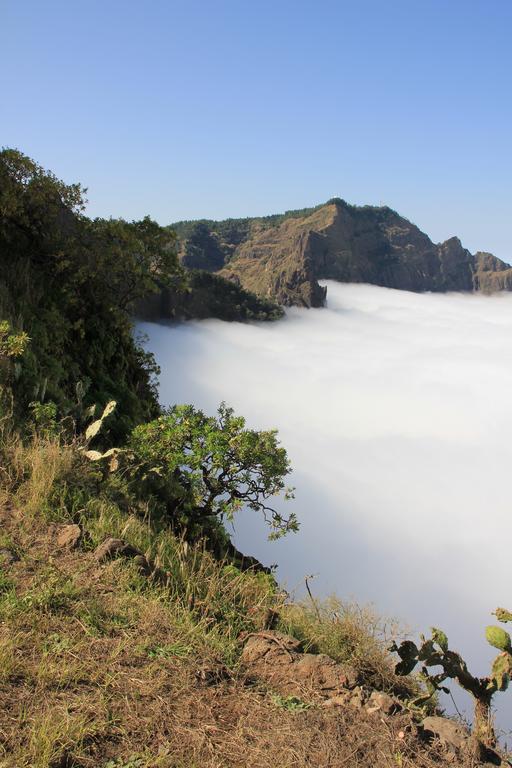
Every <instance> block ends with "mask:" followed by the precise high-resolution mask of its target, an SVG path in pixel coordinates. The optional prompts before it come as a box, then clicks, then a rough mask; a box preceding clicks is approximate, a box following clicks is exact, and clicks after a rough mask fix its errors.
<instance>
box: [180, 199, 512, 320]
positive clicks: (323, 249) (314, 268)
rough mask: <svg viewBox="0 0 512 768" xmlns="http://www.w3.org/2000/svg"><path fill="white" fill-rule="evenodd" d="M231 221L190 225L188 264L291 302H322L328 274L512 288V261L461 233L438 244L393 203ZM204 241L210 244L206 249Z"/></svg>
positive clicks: (401, 284)
mask: <svg viewBox="0 0 512 768" xmlns="http://www.w3.org/2000/svg"><path fill="white" fill-rule="evenodd" d="M226 224H227V222H201V223H200V231H199V230H198V231H197V232H195V231H194V230H193V231H192V232H190V231H189V232H188V237H184V238H183V240H182V253H183V254H184V257H183V260H184V263H185V264H186V263H187V261H190V259H191V256H193V260H194V265H198V264H201V266H202V267H203V268H204V267H206V268H207V269H210V270H211V271H219V274H220V275H223V276H224V277H227V278H228V279H229V280H231V281H233V282H235V283H237V284H238V285H240V286H242V287H244V288H246V289H247V290H250V291H252V292H254V293H256V294H257V295H259V296H263V297H265V298H268V299H273V300H275V301H277V302H279V303H280V304H283V305H298V306H312V307H317V306H321V305H322V304H323V303H324V300H325V289H324V288H322V287H321V286H320V285H319V283H318V280H322V279H332V280H339V281H341V282H358V283H359V282H364V283H372V284H374V285H382V286H386V287H388V288H399V289H402V290H408V291H485V292H492V291H498V290H512V267H510V266H509V265H508V264H505V262H503V261H501V260H500V259H497V258H496V257H494V256H492V255H491V254H488V253H477V254H476V255H473V254H471V253H470V252H469V251H468V250H467V249H465V248H463V246H462V244H461V242H460V240H459V239H458V238H456V237H453V238H451V239H449V240H447V241H446V242H444V243H439V244H434V243H433V242H432V241H431V240H430V238H429V237H428V236H427V235H426V234H424V233H423V232H421V230H419V229H418V227H416V226H415V225H414V224H412V223H411V222H410V221H408V220H407V219H404V218H403V217H402V216H399V215H398V214H397V213H396V212H395V211H393V210H391V209H390V208H387V207H383V208H376V207H371V206H364V207H356V206H352V205H349V204H348V203H346V202H344V201H343V200H338V199H336V200H332V201H330V202H328V203H326V204H325V205H322V206H318V207H317V208H313V209H309V210H305V211H301V212H291V213H290V214H285V215H283V216H279V217H268V218H266V219H243V220H239V226H236V224H237V221H236V220H230V222H229V227H227V226H226ZM198 226H199V225H198ZM179 227H180V225H178V232H180V228H179ZM198 235H200V236H198ZM201 243H205V244H206V245H207V248H206V247H205V249H204V252H203V250H202V249H201ZM222 255H223V256H222ZM222 259H223V260H224V263H223V264H222Z"/></svg>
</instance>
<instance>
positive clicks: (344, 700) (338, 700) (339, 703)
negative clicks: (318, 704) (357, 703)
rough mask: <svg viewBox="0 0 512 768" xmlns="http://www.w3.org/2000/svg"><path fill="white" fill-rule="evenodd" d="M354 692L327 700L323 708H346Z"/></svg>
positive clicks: (344, 693) (345, 692) (340, 694)
mask: <svg viewBox="0 0 512 768" xmlns="http://www.w3.org/2000/svg"><path fill="white" fill-rule="evenodd" d="M351 695H352V692H351V691H343V693H339V694H338V695H337V696H332V697H331V698H330V699H326V700H325V701H324V702H323V704H322V707H327V708H329V709H330V708H332V707H346V706H347V704H348V703H349V701H350V699H351Z"/></svg>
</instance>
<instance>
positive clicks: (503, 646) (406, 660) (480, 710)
mask: <svg viewBox="0 0 512 768" xmlns="http://www.w3.org/2000/svg"><path fill="white" fill-rule="evenodd" d="M496 616H497V617H498V618H499V619H500V620H503V621H509V620H510V618H511V616H512V615H511V614H510V612H509V611H506V610H504V609H503V608H498V609H497V610H496ZM485 635H486V638H487V641H488V642H489V643H490V645H492V646H493V647H495V648H498V649H499V650H501V651H502V652H501V653H500V654H499V655H498V656H497V657H496V658H495V660H494V662H493V664H492V668H491V673H490V675H489V676H488V677H480V678H479V677H476V676H474V675H472V674H471V673H470V672H469V670H468V667H467V664H466V662H465V661H464V659H463V658H462V656H461V655H460V654H459V653H457V652H455V651H451V650H450V649H449V644H448V638H447V637H446V635H445V633H444V632H442V631H441V630H440V629H436V628H435V627H433V628H432V634H431V637H430V638H429V639H426V638H425V637H424V636H423V635H422V636H421V645H420V646H417V645H416V643H414V642H412V640H405V641H404V642H402V643H401V644H400V645H399V646H397V645H396V643H394V644H393V646H392V647H391V650H392V651H395V652H396V653H397V654H398V655H399V657H400V661H399V663H398V664H397V665H396V669H395V671H396V673H397V674H398V675H408V674H410V673H411V672H412V671H413V669H414V668H415V667H416V665H417V664H418V663H420V664H421V665H422V668H421V676H422V678H423V680H424V681H425V684H426V686H427V691H428V693H427V696H425V697H423V698H428V697H430V696H432V695H433V694H434V693H435V692H436V691H443V692H445V693H449V689H447V688H446V687H445V686H444V685H443V683H444V682H445V680H448V679H450V680H456V681H457V683H458V684H459V685H460V686H461V688H463V689H464V690H465V691H467V692H468V693H470V694H471V695H472V696H473V698H474V699H475V720H474V733H475V736H476V737H477V739H478V740H479V741H480V742H482V743H483V744H484V745H485V746H487V747H489V746H493V745H494V743H495V735H494V731H493V729H492V725H491V722H490V718H489V711H490V706H491V700H492V697H493V695H494V694H495V693H496V692H498V691H506V690H507V688H508V684H509V681H510V677H511V676H512V645H511V640H510V635H509V634H508V632H506V631H505V630H504V629H503V628H502V627H496V626H489V627H487V628H486V630H485ZM432 667H434V668H436V669H439V668H440V670H441V671H439V672H434V673H432V672H430V671H429V668H432Z"/></svg>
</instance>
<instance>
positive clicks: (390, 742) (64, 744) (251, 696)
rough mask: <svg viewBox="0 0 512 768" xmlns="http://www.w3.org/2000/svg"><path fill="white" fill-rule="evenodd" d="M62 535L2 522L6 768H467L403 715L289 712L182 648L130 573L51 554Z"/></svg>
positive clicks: (83, 553) (0, 634) (234, 673)
mask: <svg viewBox="0 0 512 768" xmlns="http://www.w3.org/2000/svg"><path fill="white" fill-rule="evenodd" d="M59 530H60V527H59V526H58V525H48V524H42V523H41V524H35V523H34V521H33V520H32V521H30V524H27V523H24V521H23V519H22V516H21V514H20V513H19V512H17V511H16V510H15V509H13V508H3V509H2V510H0V532H1V534H2V536H3V538H4V540H5V539H8V540H9V541H10V546H11V547H12V548H13V549H15V550H16V552H17V553H18V554H19V556H20V559H19V561H17V562H14V563H12V564H10V565H9V566H8V568H5V569H4V571H3V573H4V578H7V579H8V580H10V582H11V583H12V585H14V587H13V589H12V590H11V592H10V597H9V598H8V599H4V601H3V603H4V607H3V608H2V609H1V610H0V766H1V767H2V768H29V766H30V768H71V767H72V766H73V767H74V768H79V767H82V768H87V767H88V766H94V767H95V768H96V767H97V766H99V767H103V768H106V767H107V766H108V768H113V766H119V767H121V766H125V768H145V767H147V768H149V767H150V766H155V767H156V766H161V767H162V768H199V767H200V768H221V767H222V768H244V767H245V766H252V767H253V768H275V766H280V768H324V767H325V768H328V767H329V768H331V767H332V768H341V766H349V767H350V768H355V767H356V766H361V767H362V766H364V767H365V768H368V767H369V766H381V767H382V768H386V767H387V766H389V767H390V768H391V766H393V767H394V768H396V766H399V767H402V768H410V767H412V766H415V768H428V767H429V766H432V767H434V766H437V767H438V768H442V766H448V765H450V766H467V767H468V768H469V766H472V765H475V763H474V761H473V759H472V758H471V757H470V756H463V755H460V754H454V753H451V752H450V751H448V750H446V749H445V748H444V747H442V746H441V745H440V744H438V743H431V744H427V743H426V742H424V741H422V740H421V739H420V738H419V736H418V732H417V729H416V727H415V726H414V725H413V724H412V721H411V718H410V716H409V715H408V714H403V713H402V714H399V715H393V716H386V715H384V714H382V713H378V712H377V713H366V712H365V711H364V710H361V709H356V708H354V707H353V706H348V705H347V706H341V707H332V708H326V707H322V706H321V705H320V704H316V703H312V704H311V705H309V703H308V702H305V703H304V704H303V703H302V702H299V707H298V708H294V707H293V706H292V705H290V703H289V702H288V700H287V699H286V698H282V697H279V696H276V695H275V693H274V692H273V691H272V690H271V689H270V688H269V687H268V684H265V683H263V682H261V681H260V682H257V681H255V680H254V679H251V678H249V676H248V675H247V674H246V673H245V672H244V671H243V668H242V667H239V666H237V664H236V663H234V664H233V665H231V667H227V666H226V665H225V663H224V662H222V661H221V660H220V659H219V657H218V655H216V653H215V652H214V651H213V650H212V649H211V648H208V647H207V646H206V645H203V646H197V645H195V646H194V644H193V643H189V644H188V641H189V638H190V631H191V630H190V628H185V629H184V627H183V625H182V624H181V623H180V622H179V621H177V620H176V618H175V616H174V615H173V612H172V610H169V606H168V605H166V604H165V600H162V599H161V598H159V597H158V595H157V594H156V593H154V594H153V593H152V594H149V593H144V592H143V591H140V590H139V591H137V589H133V588H130V584H131V582H130V573H131V572H130V567H129V566H128V565H127V564H126V563H125V562H123V561H121V560H116V561H112V562H109V563H107V564H101V565H100V564H98V563H97V562H96V561H95V559H94V558H93V556H92V553H91V552H88V551H87V550H83V549H76V550H68V549H63V548H59V547H58V546H57V537H58V533H59ZM5 589H6V587H5V582H4V597H5V594H6V593H5ZM0 598H1V594H0ZM1 606H2V602H1V600H0V607H1ZM166 649H167V651H166ZM169 649H170V650H169Z"/></svg>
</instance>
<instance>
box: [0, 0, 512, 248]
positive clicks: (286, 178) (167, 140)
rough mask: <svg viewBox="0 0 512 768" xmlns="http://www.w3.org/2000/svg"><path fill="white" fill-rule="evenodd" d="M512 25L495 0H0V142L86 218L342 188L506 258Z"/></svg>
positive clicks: (220, 207)
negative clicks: (66, 189) (48, 178)
mask: <svg viewBox="0 0 512 768" xmlns="http://www.w3.org/2000/svg"><path fill="white" fill-rule="evenodd" d="M511 31H512V5H511V4H510V3H509V2H508V1H507V0H496V2H493V3H486V2H482V1H481V0H470V1H469V2H468V1H467V0H452V2H450V3H446V2H445V1H444V0H432V1H430V0H429V2H427V1H426V0H421V1H420V2H415V3H411V2H409V1H408V0H396V1H395V2H393V3H382V2H380V0H360V2H358V3H353V2H350V3H349V2H346V1H344V0H342V1H341V2H340V1H339V0H322V1H321V2H319V3H318V2H315V3H313V2H311V1H310V0H301V1H299V2H295V1H294V2H292V0H280V1H279V2H277V3H276V2H271V1H270V0H262V1H261V2H260V3H257V4H252V5H251V4H247V3H239V2H237V0H217V1H216V2H206V1H205V0H186V1H185V0H154V2H152V3H150V4H141V3H137V2H128V3H127V2H121V0H112V2H108V3H104V2H100V0H88V2H86V3H81V4H77V3H69V2H67V0H48V2H45V3H40V2H37V0H4V1H3V2H2V3H0V65H1V66H0V71H1V73H2V75H1V78H2V104H1V106H0V117H1V121H0V125H1V131H0V143H1V144H2V145H5V146H14V147H18V148H19V149H21V150H22V151H24V152H25V153H27V154H29V155H30V156H32V157H33V158H34V159H36V160H37V161H38V162H40V163H41V164H42V165H44V166H45V167H48V168H51V169H52V170H53V171H54V172H55V173H56V174H57V176H59V177H61V178H64V179H65V180H66V181H68V182H72V181H80V182H82V183H83V184H84V185H85V186H87V187H88V188H89V190H90V198H91V201H93V202H91V204H90V206H89V209H88V211H89V214H90V215H92V216H98V215H100V216H107V217H108V216H111V215H112V216H115V217H116V216H122V217H125V218H127V219H132V218H140V217H142V216H144V215H146V214H149V215H151V216H152V217H153V218H156V219H157V220H158V221H159V222H161V223H163V224H168V223H171V222H173V221H177V220H180V219H190V218H203V217H206V218H216V219H218V218H226V217H237V216H254V215H266V214H271V213H279V212H282V211H284V210H287V209H292V208H301V207H304V206H311V205H317V204H320V203H322V202H325V201H326V200H327V199H329V198H331V197H335V196H339V197H342V198H344V199H346V200H347V201H348V202H350V203H354V204H372V205H379V204H386V205H389V206H390V207H392V208H394V209H395V210H397V211H398V212H399V213H400V214H401V215H403V216H406V217H407V218H409V219H410V220H411V221H413V222H414V223H416V224H417V225H418V226H419V227H420V228H421V229H422V230H423V231H425V232H426V233H427V234H428V235H429V236H430V237H431V238H432V240H434V241H435V242H438V241H442V240H445V239H447V238H448V237H450V236H452V235H458V236H459V237H460V238H461V240H462V242H463V244H464V246H465V247H467V248H469V249H470V250H471V251H472V252H475V251H477V250H487V251H491V252H493V253H495V255H496V256H499V257H501V258H503V259H504V260H506V261H511V260H512V234H511V230H510V225H509V213H510V202H511V194H510V192H511V179H512V155H511V152H510V135H511V120H512V102H511V100H510V99H509V98H508V92H509V81H510V70H511V64H512V49H511V48H510V45H509V41H510V34H511ZM36 127H37V130H36Z"/></svg>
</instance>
